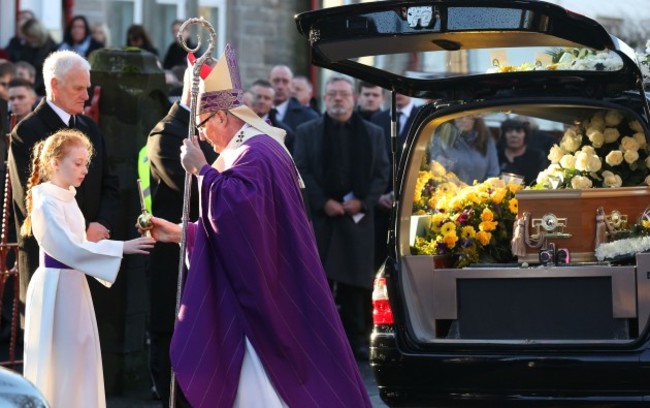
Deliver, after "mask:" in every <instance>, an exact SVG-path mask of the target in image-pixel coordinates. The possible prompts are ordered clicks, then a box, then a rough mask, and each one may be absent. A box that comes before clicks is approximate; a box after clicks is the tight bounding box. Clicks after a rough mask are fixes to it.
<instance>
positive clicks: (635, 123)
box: [628, 120, 643, 132]
mask: <svg viewBox="0 0 650 408" xmlns="http://www.w3.org/2000/svg"><path fill="white" fill-rule="evenodd" d="M628 125H629V126H630V129H632V130H634V131H635V132H643V126H641V123H640V122H639V121H638V120H633V121H630V123H628Z"/></svg>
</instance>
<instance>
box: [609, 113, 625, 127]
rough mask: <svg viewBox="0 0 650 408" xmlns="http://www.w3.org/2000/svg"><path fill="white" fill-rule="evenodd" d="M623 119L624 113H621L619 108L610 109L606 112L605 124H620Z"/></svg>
mask: <svg viewBox="0 0 650 408" xmlns="http://www.w3.org/2000/svg"><path fill="white" fill-rule="evenodd" d="M622 120H623V115H621V112H619V111H617V110H610V111H607V113H606V114H605V124H606V125H607V126H612V127H614V126H618V125H619V124H620V123H621V121H622Z"/></svg>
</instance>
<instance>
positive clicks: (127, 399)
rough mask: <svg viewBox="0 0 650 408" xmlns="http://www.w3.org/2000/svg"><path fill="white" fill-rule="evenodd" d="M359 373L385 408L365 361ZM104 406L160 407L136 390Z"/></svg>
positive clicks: (376, 405)
mask: <svg viewBox="0 0 650 408" xmlns="http://www.w3.org/2000/svg"><path fill="white" fill-rule="evenodd" d="M359 371H360V372H361V376H362V377H363V381H364V383H365V384H366V389H367V390H368V394H369V395H370V401H371V402H372V406H373V408H387V405H386V404H384V403H383V402H382V401H381V398H379V391H378V390H377V384H376V383H375V378H374V377H373V375H372V370H371V368H370V365H369V364H368V362H367V361H365V362H359ZM106 405H107V408H159V407H160V406H161V405H160V401H156V400H154V399H153V398H152V396H151V391H150V390H136V391H133V392H132V393H130V394H128V395H124V396H120V397H116V396H114V397H109V398H108V400H107V403H106Z"/></svg>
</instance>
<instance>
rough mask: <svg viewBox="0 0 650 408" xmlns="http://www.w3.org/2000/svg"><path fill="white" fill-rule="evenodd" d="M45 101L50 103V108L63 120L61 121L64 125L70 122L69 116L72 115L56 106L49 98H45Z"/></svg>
mask: <svg viewBox="0 0 650 408" xmlns="http://www.w3.org/2000/svg"><path fill="white" fill-rule="evenodd" d="M45 102H47V104H48V105H50V108H52V110H53V111H54V112H55V113H56V114H57V115H58V116H59V117H60V118H61V120H62V121H63V123H65V125H66V126H67V125H68V123H70V116H72V115H70V114H69V113H68V112H66V111H64V110H63V109H61V108H59V107H58V106H56V104H55V103H54V102H52V101H51V100H49V99H46V100H45Z"/></svg>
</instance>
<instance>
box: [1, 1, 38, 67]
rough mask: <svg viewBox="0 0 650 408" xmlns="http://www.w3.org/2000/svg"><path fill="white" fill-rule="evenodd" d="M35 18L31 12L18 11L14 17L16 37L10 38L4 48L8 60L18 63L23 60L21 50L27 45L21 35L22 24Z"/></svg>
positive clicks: (23, 36)
mask: <svg viewBox="0 0 650 408" xmlns="http://www.w3.org/2000/svg"><path fill="white" fill-rule="evenodd" d="M34 18H36V16H35V15H34V13H33V12H32V11H31V10H20V11H19V12H18V16H17V17H16V35H15V36H14V37H11V39H10V40H9V43H8V44H7V46H6V47H5V51H6V52H7V53H8V54H9V60H10V61H13V62H18V61H21V60H22V59H23V48H24V47H25V46H26V45H27V41H26V39H25V35H24V34H23V29H22V27H23V24H25V22H27V21H28V20H31V19H34Z"/></svg>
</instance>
